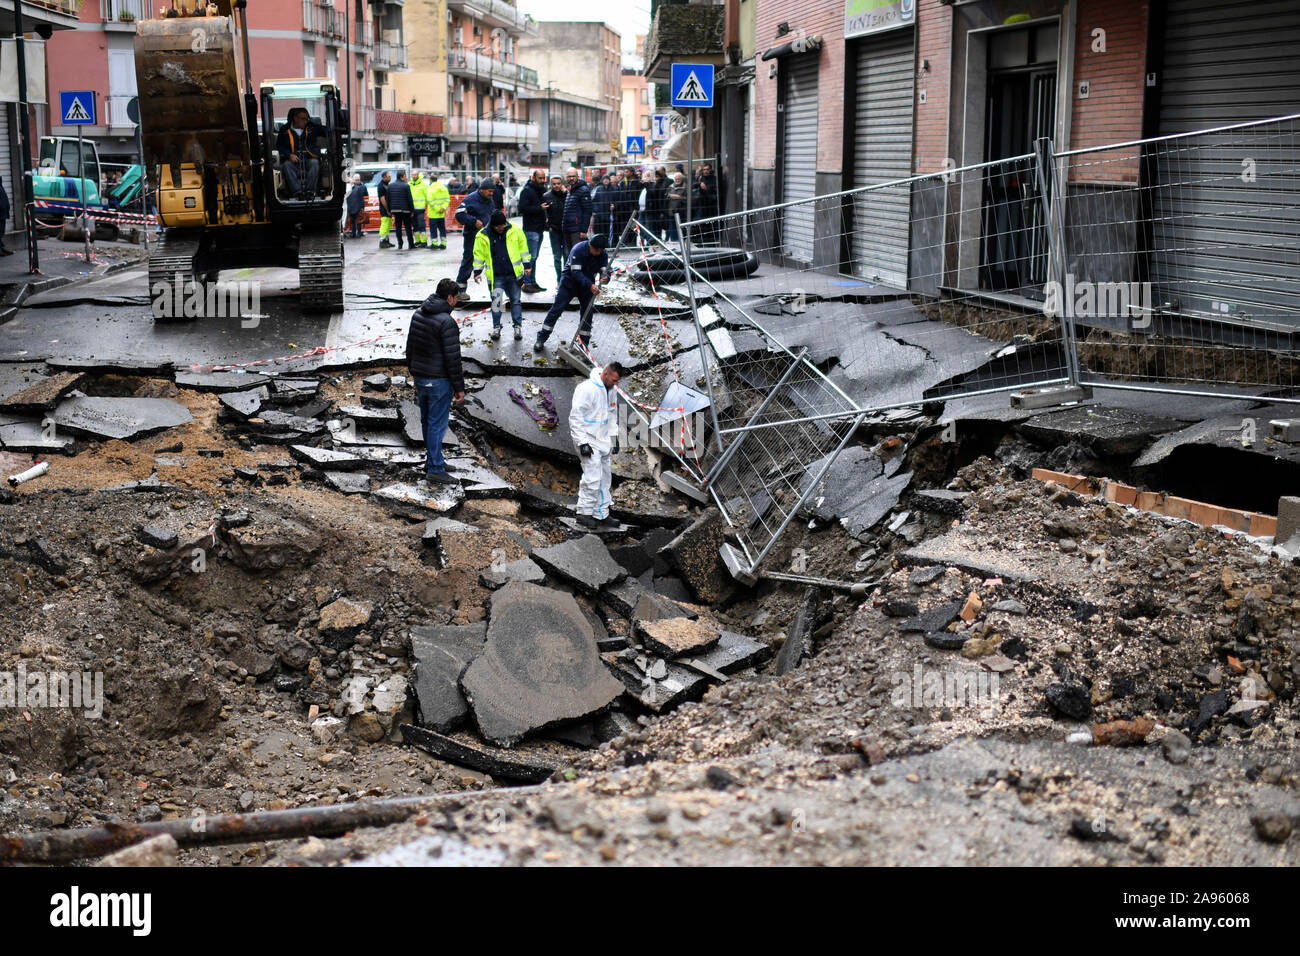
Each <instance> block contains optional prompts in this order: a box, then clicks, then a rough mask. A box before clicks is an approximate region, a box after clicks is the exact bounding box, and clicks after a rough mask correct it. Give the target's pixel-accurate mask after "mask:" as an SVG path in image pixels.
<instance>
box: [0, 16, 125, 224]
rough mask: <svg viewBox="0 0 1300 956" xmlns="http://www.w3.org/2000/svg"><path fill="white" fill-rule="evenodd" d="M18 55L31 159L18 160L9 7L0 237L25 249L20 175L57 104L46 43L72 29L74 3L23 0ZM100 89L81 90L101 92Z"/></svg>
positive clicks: (2, 61) (1, 100) (0, 94)
mask: <svg viewBox="0 0 1300 956" xmlns="http://www.w3.org/2000/svg"><path fill="white" fill-rule="evenodd" d="M22 14H23V35H24V39H23V52H24V54H25V56H26V58H27V69H26V77H27V84H26V85H27V104H28V105H27V122H28V130H29V135H30V138H31V139H30V143H29V148H30V151H31V155H30V156H28V157H27V159H26V161H25V162H24V161H23V155H22V147H21V142H20V132H19V130H20V126H21V116H22V114H21V110H22V108H23V107H22V106H20V104H19V99H18V86H19V84H18V70H17V61H16V55H17V51H16V42H17V41H16V40H15V39H14V36H15V29H14V28H15V26H16V23H17V21H16V19H15V17H14V10H13V5H12V3H11V4H9V5H8V6H0V37H3V38H4V39H3V40H0V180H3V181H4V187H5V192H6V193H8V195H9V205H10V212H9V218H8V219H6V220H5V221H4V222H2V223H0V233H4V234H6V235H8V234H11V233H17V234H18V235H17V236H10V238H9V239H7V240H6V244H7V245H9V246H10V247H13V246H14V245H15V244H25V243H26V240H25V238H23V228H22V222H23V209H24V206H23V197H24V189H23V173H24V171H25V170H27V169H31V168H32V167H33V166H34V165H35V163H36V159H37V157H38V156H39V155H40V145H39V141H40V137H41V136H43V135H45V133H46V132H47V131H48V125H49V123H48V116H49V108H48V101H49V100H50V99H51V98H52V99H53V100H54V102H55V103H56V104H57V103H58V96H57V88H56V91H55V92H53V93H52V92H51V91H50V88H49V83H48V82H47V80H48V74H47V71H46V69H45V60H46V53H47V49H48V47H49V41H50V40H51V39H53V38H54V37H59V36H62V35H64V34H68V33H71V32H72V31H74V30H75V29H76V28H77V25H78V20H77V0H35V2H33V0H28V2H26V3H24V4H23V9H22ZM103 88H104V87H102V86H99V87H87V89H103Z"/></svg>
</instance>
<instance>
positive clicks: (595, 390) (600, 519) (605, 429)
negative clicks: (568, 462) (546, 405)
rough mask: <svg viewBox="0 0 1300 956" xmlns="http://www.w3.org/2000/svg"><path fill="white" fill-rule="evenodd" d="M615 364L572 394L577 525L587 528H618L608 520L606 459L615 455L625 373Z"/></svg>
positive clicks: (600, 370)
mask: <svg viewBox="0 0 1300 956" xmlns="http://www.w3.org/2000/svg"><path fill="white" fill-rule="evenodd" d="M625 371H626V370H625V369H624V368H623V366H622V365H620V364H619V363H618V362H610V363H609V364H608V365H606V366H605V367H604V368H600V367H599V366H597V367H596V368H593V369H592V370H591V375H590V376H589V377H588V378H587V380H586V381H585V382H582V383H581V384H580V385H578V387H577V388H575V389H574V390H573V407H572V409H570V411H569V432H570V433H571V434H572V435H573V444H574V445H575V446H577V449H578V458H579V459H580V460H581V462H582V481H581V483H579V485H578V521H579V522H581V523H582V524H583V525H584V526H585V527H588V528H600V529H602V530H605V529H609V528H616V527H618V522H617V521H614V520H612V519H611V518H610V517H609V502H610V498H609V485H610V474H609V459H610V456H611V455H613V454H615V453H617V452H618V415H617V414H616V412H615V407H614V403H615V402H616V401H617V399H618V390H617V387H618V382H619V379H621V378H622V377H623V375H624V373H625Z"/></svg>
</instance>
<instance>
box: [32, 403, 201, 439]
mask: <svg viewBox="0 0 1300 956" xmlns="http://www.w3.org/2000/svg"><path fill="white" fill-rule="evenodd" d="M53 418H54V424H55V425H56V426H57V427H58V428H61V429H64V430H66V431H69V432H71V433H72V434H74V435H83V436H85V437H87V438H96V439H101V440H109V439H124V440H126V439H131V438H136V437H138V436H140V435H150V434H153V433H154V432H160V431H166V430H167V429H168V428H175V427H176V426H177V425H187V424H189V423H190V422H192V421H194V418H193V417H192V416H191V415H190V411H189V409H188V408H186V407H185V406H184V405H182V404H180V403H179V402H173V401H170V400H168V399H165V398H69V399H66V400H65V401H63V402H60V403H59V406H58V408H56V409H55V410H54V415H53Z"/></svg>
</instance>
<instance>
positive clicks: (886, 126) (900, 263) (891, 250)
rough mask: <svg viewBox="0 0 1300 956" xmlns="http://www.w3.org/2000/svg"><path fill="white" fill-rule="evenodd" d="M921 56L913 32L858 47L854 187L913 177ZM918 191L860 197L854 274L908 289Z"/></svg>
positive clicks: (892, 190) (905, 189) (856, 212)
mask: <svg viewBox="0 0 1300 956" xmlns="http://www.w3.org/2000/svg"><path fill="white" fill-rule="evenodd" d="M914 63H915V54H914V50H913V31H912V29H911V28H905V29H901V30H895V31H892V32H890V33H887V34H885V35H884V36H880V37H871V38H869V39H866V40H862V41H860V42H859V43H858V44H857V50H856V54H855V58H854V68H853V76H854V83H855V91H856V92H855V97H856V108H855V110H854V125H853V186H854V188H857V187H860V186H869V185H872V184H874V183H884V182H889V181H891V180H895V179H906V178H907V177H908V176H910V175H911V174H912V90H913V87H914V76H915V69H914ZM911 199H912V192H911V188H910V187H909V186H890V187H888V188H886V189H881V190H872V191H871V192H867V193H863V194H861V195H859V196H855V197H854V200H853V234H852V240H851V249H852V253H853V273H854V275H858V276H861V277H862V278H864V279H869V280H872V281H875V282H882V283H884V284H885V285H891V286H895V287H897V288H899V289H905V288H907V235H908V219H909V217H910V215H911Z"/></svg>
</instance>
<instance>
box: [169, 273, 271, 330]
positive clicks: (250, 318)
mask: <svg viewBox="0 0 1300 956" xmlns="http://www.w3.org/2000/svg"><path fill="white" fill-rule="evenodd" d="M149 292H150V295H151V299H150V308H151V309H152V311H153V317H154V318H155V319H239V325H240V327H241V328H245V329H255V328H257V327H258V325H260V324H261V322H262V315H261V314H260V313H261V305H262V283H261V282H259V281H257V280H255V279H239V280H237V281H235V282H220V281H218V282H205V283H198V282H195V281H194V280H193V279H192V278H186V277H185V276H184V275H182V274H181V273H179V272H178V273H176V274H175V276H173V277H172V278H171V279H170V280H167V279H160V280H159V281H157V282H155V283H154V284H153V286H152V287H151V288H150V290H149Z"/></svg>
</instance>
